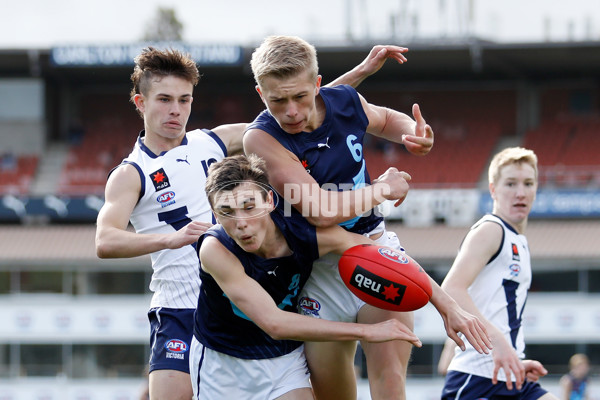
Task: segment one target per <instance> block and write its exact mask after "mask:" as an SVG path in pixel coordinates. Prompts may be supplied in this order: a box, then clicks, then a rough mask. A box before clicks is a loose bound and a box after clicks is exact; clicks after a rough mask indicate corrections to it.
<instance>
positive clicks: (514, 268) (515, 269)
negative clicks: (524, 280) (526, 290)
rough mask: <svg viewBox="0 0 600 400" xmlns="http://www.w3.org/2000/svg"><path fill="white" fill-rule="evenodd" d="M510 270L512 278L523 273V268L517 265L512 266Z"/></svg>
mask: <svg viewBox="0 0 600 400" xmlns="http://www.w3.org/2000/svg"><path fill="white" fill-rule="evenodd" d="M508 268H510V274H511V276H518V275H519V272H521V266H520V265H519V264H517V263H515V264H511V265H510V267H508Z"/></svg>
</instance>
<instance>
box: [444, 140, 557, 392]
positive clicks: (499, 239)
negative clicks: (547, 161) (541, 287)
mask: <svg viewBox="0 0 600 400" xmlns="http://www.w3.org/2000/svg"><path fill="white" fill-rule="evenodd" d="M488 175H489V190H490V194H491V196H492V199H493V209H492V214H488V215H485V216H484V217H483V218H481V219H480V220H479V221H478V222H476V223H475V224H474V225H473V227H472V228H471V230H470V231H469V232H468V233H467V235H466V237H465V239H464V241H463V243H462V245H461V247H460V250H459V252H458V255H457V257H456V259H455V260H454V263H453V265H452V268H451V269H450V271H449V272H448V275H447V276H446V278H445V279H444V282H443V283H442V288H443V289H445V290H446V292H447V293H448V294H450V295H451V296H452V297H453V298H454V299H455V300H456V301H457V302H458V303H459V304H460V305H461V306H462V307H463V308H464V309H465V310H467V311H469V312H471V313H472V314H475V315H477V316H478V317H479V318H480V319H481V321H483V322H484V323H485V326H486V328H487V331H488V333H489V334H490V337H491V339H492V344H493V347H494V348H493V350H492V353H491V354H479V353H477V352H475V351H474V350H473V348H472V347H470V346H468V347H467V349H466V351H464V352H462V351H456V352H455V355H454V358H453V359H452V361H451V362H450V365H449V366H448V371H447V374H446V381H445V385H444V390H443V393H442V399H444V400H476V399H488V398H489V399H492V398H502V399H520V400H534V399H543V400H557V398H556V397H555V396H553V395H552V394H550V393H548V392H547V391H546V390H545V389H543V388H542V387H541V386H540V385H539V383H538V382H537V380H538V378H539V377H541V376H543V375H545V374H546V373H547V371H546V369H545V368H544V367H543V366H542V364H541V363H539V362H538V361H534V360H523V358H524V357H525V353H524V350H525V340H524V337H523V331H522V327H521V319H522V315H523V309H524V307H525V302H526V300H527V292H528V290H529V287H530V285H531V263H530V261H531V259H530V254H529V246H528V244H527V239H526V237H525V236H524V233H525V228H526V227H527V219H528V217H529V213H530V211H531V207H532V206H533V202H534V200H535V195H536V190H537V186H538V172H537V156H536V155H535V153H534V152H533V151H531V150H528V149H524V148H522V147H511V148H507V149H505V150H503V151H501V152H500V153H498V154H496V155H495V156H494V158H493V159H492V162H491V164H490V167H489V171H488ZM499 382H501V383H499Z"/></svg>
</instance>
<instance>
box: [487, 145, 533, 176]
mask: <svg viewBox="0 0 600 400" xmlns="http://www.w3.org/2000/svg"><path fill="white" fill-rule="evenodd" d="M523 163H525V164H529V165H531V166H532V167H533V170H534V172H535V180H536V181H537V177H538V166H537V164H538V158H537V156H536V155H535V153H534V152H533V150H529V149H525V148H523V147H508V148H506V149H504V150H502V151H501V152H499V153H498V154H496V155H495V156H494V158H492V162H491V163H490V168H489V170H488V179H489V183H493V184H496V183H497V182H498V180H499V179H500V170H501V169H502V168H504V167H505V166H507V165H510V164H523Z"/></svg>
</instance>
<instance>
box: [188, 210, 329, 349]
mask: <svg viewBox="0 0 600 400" xmlns="http://www.w3.org/2000/svg"><path fill="white" fill-rule="evenodd" d="M271 218H272V219H273V221H274V222H275V225H276V226H277V227H279V229H280V230H281V232H282V234H283V236H284V238H285V239H286V241H287V243H288V245H289V247H290V249H291V250H292V252H293V253H292V255H290V256H286V257H278V258H270V259H265V258H262V257H259V256H257V255H255V254H252V253H247V252H245V251H244V250H243V249H242V248H241V247H239V246H238V245H237V243H235V241H234V240H233V239H231V238H230V237H229V236H228V235H227V233H225V230H224V229H223V227H222V226H221V225H215V226H214V227H212V228H211V229H210V230H208V231H207V232H206V233H205V234H204V235H203V236H202V237H201V238H200V240H199V243H201V242H202V240H203V239H204V238H205V237H207V236H214V237H215V238H217V239H218V240H219V242H221V244H223V246H225V247H226V248H227V249H228V250H229V251H230V252H231V253H233V254H234V255H235V256H236V257H237V258H238V259H239V260H240V262H241V264H242V265H243V266H244V270H245V271H246V274H247V275H248V276H250V277H251V278H253V279H255V280H256V281H257V282H258V283H259V284H260V285H261V286H262V287H263V288H264V289H265V290H266V291H267V292H268V293H269V294H270V295H271V297H272V298H273V300H274V301H275V303H276V304H277V305H278V307H279V308H281V309H282V310H285V311H289V312H293V313H296V312H297V304H298V294H299V293H300V290H301V289H302V287H303V286H304V284H305V283H306V280H307V279H308V276H309V275H310V272H311V270H312V262H313V261H314V260H316V259H317V258H318V257H319V251H318V245H317V236H316V230H315V227H314V226H312V225H310V224H309V223H308V221H306V220H305V219H304V218H303V217H302V216H301V215H300V214H299V213H297V212H293V213H292V215H291V216H287V217H284V215H283V212H282V210H281V209H280V208H277V209H276V210H275V211H273V212H272V213H271ZM198 248H200V246H198ZM200 278H201V279H202V285H201V287H200V296H199V297H198V308H197V309H196V318H195V324H194V336H195V337H196V339H197V340H198V341H199V342H200V343H202V344H203V345H204V346H206V347H208V348H210V349H213V350H215V351H218V352H221V353H224V354H228V355H230V356H233V357H237V358H243V359H265V358H274V357H279V356H282V355H285V354H288V353H290V352H292V351H293V350H295V349H296V348H298V347H299V346H300V345H301V344H302V342H298V341H294V340H275V339H273V338H271V337H270V336H269V335H267V334H266V333H265V332H264V331H263V330H262V329H260V328H259V327H258V326H257V325H256V324H254V322H252V321H251V320H249V319H248V317H246V316H245V315H244V314H243V313H242V312H241V310H239V309H238V308H237V307H236V306H235V305H234V304H233V303H232V302H231V301H230V300H229V299H228V298H227V297H226V295H225V294H224V293H223V291H222V290H221V288H220V287H219V285H218V284H217V283H216V281H215V280H214V279H213V277H212V276H211V275H210V274H207V273H206V272H204V271H203V270H202V268H200Z"/></svg>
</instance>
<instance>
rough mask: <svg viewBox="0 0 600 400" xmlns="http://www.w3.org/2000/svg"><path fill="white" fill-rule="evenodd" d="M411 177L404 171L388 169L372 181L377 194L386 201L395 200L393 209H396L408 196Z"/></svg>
mask: <svg viewBox="0 0 600 400" xmlns="http://www.w3.org/2000/svg"><path fill="white" fill-rule="evenodd" d="M410 179H411V177H410V175H409V174H408V173H406V172H404V171H398V169H397V168H394V167H390V168H388V169H387V171H385V172H384V173H383V174H382V175H381V176H380V177H379V178H377V179H375V180H374V181H373V185H375V186H376V189H377V190H378V194H379V195H381V196H382V197H383V198H385V199H386V200H396V202H395V203H394V207H398V206H399V205H400V204H402V202H403V201H404V199H405V198H406V195H407V194H408V190H409V185H408V182H409V181H410Z"/></svg>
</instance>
